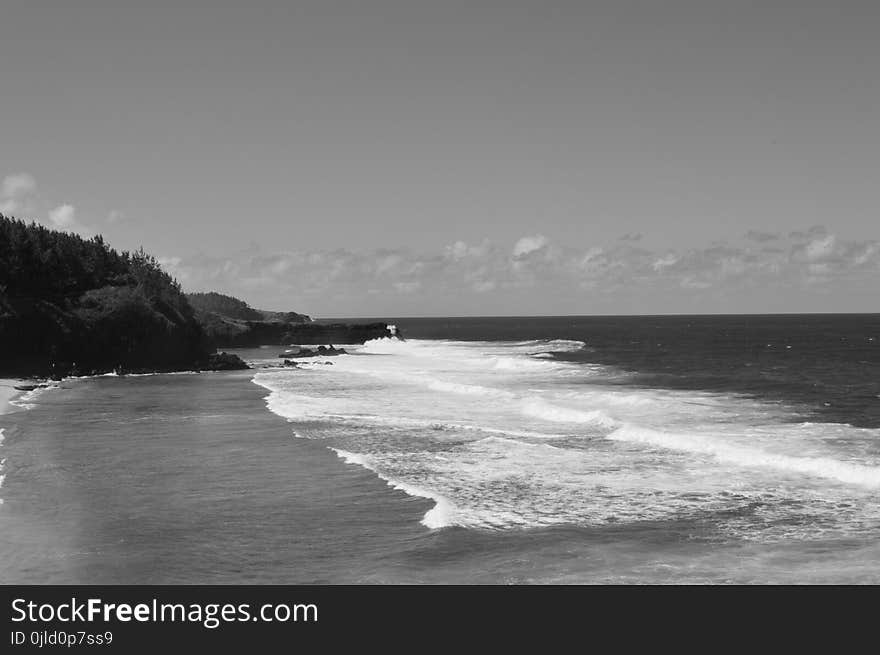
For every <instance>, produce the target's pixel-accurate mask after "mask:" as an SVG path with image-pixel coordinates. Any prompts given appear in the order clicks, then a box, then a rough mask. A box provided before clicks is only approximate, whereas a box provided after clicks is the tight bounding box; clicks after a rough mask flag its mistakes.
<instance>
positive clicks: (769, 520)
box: [254, 339, 880, 541]
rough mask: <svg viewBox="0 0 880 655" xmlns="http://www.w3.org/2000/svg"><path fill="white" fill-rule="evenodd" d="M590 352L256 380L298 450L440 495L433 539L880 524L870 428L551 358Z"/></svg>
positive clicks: (762, 532) (373, 363) (327, 369)
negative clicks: (521, 531) (449, 530)
mask: <svg viewBox="0 0 880 655" xmlns="http://www.w3.org/2000/svg"><path fill="white" fill-rule="evenodd" d="M583 347H584V344H583V343H582V342H580V341H573V340H549V341H520V342H485V341H484V342H460V341H459V342H457V341H439V340H409V341H405V342H404V341H397V340H391V339H383V340H378V341H372V342H369V343H367V344H366V345H364V346H362V347H358V348H350V350H351V351H352V353H351V354H350V355H344V356H339V357H333V358H328V359H326V360H317V361H309V362H308V363H306V364H304V365H303V366H302V367H301V368H300V369H271V370H262V371H260V372H258V373H257V374H256V376H255V378H254V381H255V382H256V383H257V384H259V385H261V386H263V387H265V388H267V389H268V390H270V392H271V393H270V394H269V396H268V398H267V400H266V402H267V405H268V407H269V409H270V410H271V411H273V412H275V413H276V414H279V415H281V416H283V417H285V418H287V419H288V420H289V421H291V422H293V423H294V424H295V425H294V427H295V431H296V432H295V434H296V435H297V436H298V437H302V438H307V439H321V440H325V441H326V443H327V446H328V447H330V448H332V449H334V451H335V452H336V453H337V454H338V455H339V457H340V458H342V459H343V460H344V461H345V462H347V463H349V464H351V465H353V466H360V467H364V468H366V469H369V470H371V471H373V472H374V473H375V474H376V475H378V476H379V477H380V478H381V479H383V480H385V481H386V482H387V483H388V484H389V485H390V486H392V487H394V488H396V489H399V490H402V491H404V492H406V493H408V494H410V495H413V496H419V497H424V498H429V499H431V500H433V501H434V503H435V506H434V507H433V508H432V509H431V510H430V511H428V512H427V514H426V515H425V516H424V518H423V520H422V522H423V524H424V525H425V526H427V527H429V528H431V529H440V528H444V527H449V526H462V527H466V528H472V529H478V530H506V529H511V528H537V527H546V526H553V525H565V524H570V525H576V526H587V527H589V526H601V525H607V524H611V523H615V524H626V523H640V522H650V521H660V520H671V519H681V518H691V517H695V516H701V517H704V516H707V515H711V516H712V517H717V525H718V529H719V530H720V531H721V532H722V533H724V534H727V535H729V536H730V537H731V538H736V539H745V540H751V541H775V540H780V539H810V538H828V537H835V536H843V535H852V534H855V533H861V532H864V531H866V530H871V529H874V528H875V527H876V525H877V524H878V520H880V511H878V509H877V504H876V494H877V491H878V488H880V448H878V443H880V440H878V437H880V430H877V429H871V428H854V427H852V426H849V425H846V424H840V423H818V422H810V421H806V420H804V417H803V416H802V415H801V413H800V411H801V408H799V407H797V406H796V405H785V404H782V403H778V402H764V401H758V400H753V399H749V398H746V397H745V396H741V395H735V394H721V393H708V392H699V391H681V390H671V389H661V388H657V389H650V388H641V387H639V386H637V385H635V384H628V383H627V374H626V373H623V372H622V371H619V370H615V369H613V368H609V367H605V366H599V365H596V364H592V363H589V362H584V361H579V362H572V361H564V357H563V358H557V355H559V354H563V355H564V354H565V353H575V352H579V351H581V350H582V348H583ZM324 361H326V362H332V364H333V365H332V366H328V365H326V364H325V363H324ZM713 520H714V519H713Z"/></svg>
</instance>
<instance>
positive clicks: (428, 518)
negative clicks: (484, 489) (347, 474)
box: [330, 448, 454, 530]
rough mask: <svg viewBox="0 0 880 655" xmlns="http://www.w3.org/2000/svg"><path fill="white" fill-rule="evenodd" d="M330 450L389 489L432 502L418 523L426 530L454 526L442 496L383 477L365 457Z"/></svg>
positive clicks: (447, 503) (451, 511) (333, 449)
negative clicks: (375, 477) (368, 471)
mask: <svg viewBox="0 0 880 655" xmlns="http://www.w3.org/2000/svg"><path fill="white" fill-rule="evenodd" d="M330 450H332V451H333V452H335V453H336V455H337V456H338V457H339V458H340V459H342V460H343V461H345V463H346V464H357V465H358V466H361V467H363V468H365V469H368V470H370V471H372V472H373V473H375V474H376V475H377V476H378V477H379V478H380V479H381V480H384V481H385V483H386V484H387V485H388V486H389V487H391V488H393V489H397V490H399V491H403V492H404V493H406V494H409V495H410V496H414V497H417V498H427V499H429V500H433V501H434V507H433V508H431V509H430V510H428V511H427V512H426V513H425V515H424V516H423V517H422V520H421V521H420V523H421V524H422V525H424V526H425V527H426V528H430V529H431V530H437V529H439V528H445V527H449V526H451V525H453V524H454V523H453V520H452V514H453V510H454V507H453V505H452V503H450V502H449V499H447V498H446V497H445V496H442V495H441V494H439V493H436V492H434V491H429V490H426V489H422V488H421V487H417V486H415V485H412V484H408V483H406V482H401V481H400V480H395V479H394V478H391V477H388V476H386V475H384V474H383V473H382V472H381V471H380V470H378V468H377V467H376V465H375V463H374V462H373V461H372V460H371V459H370V457H368V456H366V455H359V454H357V453H352V452H349V451H347V450H342V449H340V448H331V449H330Z"/></svg>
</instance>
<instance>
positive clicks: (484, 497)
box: [0, 315, 880, 583]
mask: <svg viewBox="0 0 880 655" xmlns="http://www.w3.org/2000/svg"><path fill="white" fill-rule="evenodd" d="M386 320H388V321H389V322H392V323H396V324H397V325H398V326H399V327H400V328H401V330H402V331H403V333H404V334H405V335H406V337H407V340H406V341H404V342H398V341H390V340H383V341H377V342H371V343H368V344H366V345H365V346H362V347H347V349H349V350H350V352H351V354H350V355H345V356H340V357H335V358H327V359H326V360H312V361H310V362H309V363H306V364H304V365H303V366H302V367H301V368H299V369H281V368H274V367H272V365H274V364H277V362H278V358H277V354H278V349H277V348H275V347H272V348H263V349H253V350H242V351H238V352H239V354H241V355H242V356H243V357H245V358H246V359H248V360H249V361H251V362H252V363H253V364H254V366H255V367H256V369H255V370H253V371H243V372H230V373H215V374H202V375H155V376H142V377H141V376H129V377H125V378H118V377H112V376H107V377H99V378H91V379H77V380H66V381H65V382H64V383H62V385H61V387H60V388H58V389H51V390H46V391H42V392H39V393H34V394H29V395H28V396H27V397H25V398H23V399H20V400H19V404H20V405H22V408H21V409H20V410H19V411H16V412H14V413H12V414H6V415H3V416H0V428H2V429H3V431H4V432H3V436H4V437H5V441H4V442H3V443H2V445H0V459H2V460H5V461H4V463H3V466H4V468H3V474H5V480H4V482H3V484H2V487H0V498H2V499H3V501H4V502H3V504H2V505H0V582H96V583H97V582H109V583H114V582H116V583H126V582H139V583H143V582H155V583H160V582H185V583H197V582H212V583H214V582H231V583H235V582H260V583H269V582H278V583H282V582H294V583H306V582H331V583H335V582H368V583H373V582H392V583H393V582H430V583H442V582H480V583H511V582H513V583H520V582H522V583H542V582H563V583H591V582H628V583H631V582H641V583H657V582H676V583H677V582H842V583H849V582H852V583H862V582H875V583H876V582H880V504H878V492H880V412H878V404H880V397H878V394H880V386H878V383H880V350H878V347H880V316H878V315H863V316H853V315H847V316H736V317H723V316H718V317H561V318H501V319H499V318H468V319H454V318H449V319H386ZM335 345H343V344H335ZM25 407H28V408H29V409H25Z"/></svg>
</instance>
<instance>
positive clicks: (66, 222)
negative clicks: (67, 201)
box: [49, 205, 76, 230]
mask: <svg viewBox="0 0 880 655" xmlns="http://www.w3.org/2000/svg"><path fill="white" fill-rule="evenodd" d="M49 220H50V221H52V224H53V225H54V226H55V227H57V228H58V229H60V230H70V229H72V228H73V227H74V226H75V225H76V208H75V207H74V206H73V205H59V206H58V207H56V208H55V209H53V210H51V211H50V212H49Z"/></svg>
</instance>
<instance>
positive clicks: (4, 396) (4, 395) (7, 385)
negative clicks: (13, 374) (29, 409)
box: [0, 378, 25, 414]
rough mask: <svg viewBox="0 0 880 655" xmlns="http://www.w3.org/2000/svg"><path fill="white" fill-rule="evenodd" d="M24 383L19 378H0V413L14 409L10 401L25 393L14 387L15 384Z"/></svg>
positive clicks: (6, 412) (7, 412)
mask: <svg viewBox="0 0 880 655" xmlns="http://www.w3.org/2000/svg"><path fill="white" fill-rule="evenodd" d="M17 384H25V382H24V381H23V380H22V379H20V378H0V414H9V413H10V412H12V411H14V410H15V405H13V404H12V401H13V400H15V399H16V398H18V397H19V396H20V395H21V394H23V393H25V392H23V391H19V390H18V389H15V388H14V387H15V385H17Z"/></svg>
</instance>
